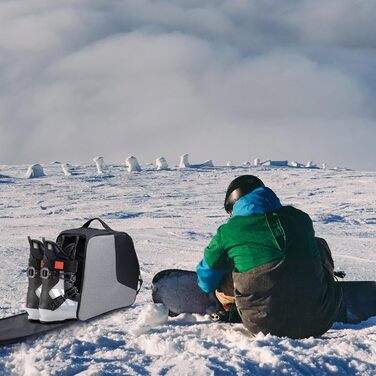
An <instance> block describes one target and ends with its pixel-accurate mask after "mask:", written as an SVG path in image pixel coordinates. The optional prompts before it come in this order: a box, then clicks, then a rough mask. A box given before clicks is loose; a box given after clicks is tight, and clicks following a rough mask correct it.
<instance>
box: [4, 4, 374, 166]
mask: <svg viewBox="0 0 376 376" xmlns="http://www.w3.org/2000/svg"><path fill="white" fill-rule="evenodd" d="M374 14H376V3H375V2H374V1H372V0H369V1H365V0H363V1H356V2H355V1H354V2H344V1H341V0H329V1H323V0H320V1H295V0H286V1H283V2H281V1H277V0H275V1H270V0H269V1H268V0H266V1H262V2H260V1H245V0H228V1H205V0H202V1H189V0H187V1H176V0H175V1H161V0H155V1H151V0H137V1H136V0H132V1H129V0H124V1H121V2H119V1H111V0H101V1H99V0H83V1H80V2H79V3H78V2H76V1H73V0H71V1H66V0H65V1H59V2H52V1H47V0H44V1H36V0H28V1H3V2H0V24H1V33H0V163H9V164H11V163H40V162H41V163H43V162H50V161H55V160H59V161H62V162H71V163H75V162H89V161H91V159H92V157H94V156H95V155H99V154H100V155H103V156H104V157H105V160H106V162H115V163H123V161H124V159H125V158H126V157H127V156H129V155H132V154H133V155H136V156H137V157H138V159H139V161H140V162H141V163H146V162H151V161H154V160H155V158H157V157H159V156H161V155H163V156H165V157H166V158H167V160H168V162H169V163H170V165H173V164H174V163H177V162H178V159H179V156H180V154H183V153H189V154H190V155H191V158H190V159H191V161H192V162H193V163H194V162H200V161H202V160H204V159H209V158H211V159H213V160H214V163H216V164H224V163H226V161H228V160H233V161H235V162H238V163H242V162H244V161H248V160H253V159H254V158H256V157H259V158H261V159H289V160H298V161H300V162H306V161H308V160H314V161H316V162H318V163H321V162H327V163H328V164H329V165H331V166H335V165H340V166H346V167H352V168H359V169H372V170H374V166H375V164H376V153H375V151H374V144H375V142H376V123H375V121H376V113H375V108H376V106H375V104H376V103H375V92H376V73H375V72H376V23H375V22H374Z"/></svg>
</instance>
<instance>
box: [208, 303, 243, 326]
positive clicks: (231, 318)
mask: <svg viewBox="0 0 376 376" xmlns="http://www.w3.org/2000/svg"><path fill="white" fill-rule="evenodd" d="M210 320H211V321H222V322H232V323H240V322H242V319H241V318H240V315H239V312H238V309H237V308H236V305H235V303H233V304H227V305H225V306H223V309H220V310H218V311H216V312H213V313H212V314H211V315H210Z"/></svg>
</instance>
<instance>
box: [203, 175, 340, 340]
mask: <svg viewBox="0 0 376 376" xmlns="http://www.w3.org/2000/svg"><path fill="white" fill-rule="evenodd" d="M225 209H226V212H227V213H228V214H229V215H230V219H229V220H228V221H227V223H226V224H224V225H222V226H220V227H219V228H218V230H217V233H216V235H215V236H214V237H213V238H212V240H211V242H210V244H209V245H208V246H207V247H206V249H205V252H204V258H203V259H202V261H201V262H200V263H199V264H198V265H197V269H196V270H197V275H198V284H199V286H200V288H201V289H202V290H203V291H205V292H213V291H215V294H216V296H217V299H218V300H219V301H220V303H221V304H222V305H223V306H224V309H225V310H228V309H229V308H231V307H235V306H234V303H235V304H236V309H237V311H238V312H236V309H235V312H236V313H238V314H239V316H240V318H241V321H242V322H243V324H244V326H245V327H246V328H247V329H248V330H249V331H250V332H252V333H254V334H256V333H258V332H263V333H264V334H267V333H271V334H273V335H277V336H288V337H290V338H306V337H310V336H320V335H322V334H323V333H325V332H326V331H327V330H328V329H329V328H330V327H331V326H332V324H333V322H334V320H335V318H336V316H337V314H338V310H339V307H340V304H341V299H342V292H341V289H340V287H338V285H337V284H336V283H335V278H334V271H333V269H334V264H333V259H332V256H331V252H330V249H329V247H328V244H327V243H326V241H325V240H324V239H321V238H317V237H315V232H314V229H313V225H312V220H311V218H310V217H309V215H308V214H306V213H304V212H303V211H301V210H298V209H296V208H294V207H292V206H282V205H281V203H280V201H279V199H278V197H277V196H276V194H275V193H274V192H273V191H272V190H271V189H270V188H268V187H265V185H264V183H263V182H262V181H261V180H260V179H258V178H257V177H255V176H253V175H243V176H239V177H237V178H236V179H235V180H233V181H232V182H231V184H230V185H229V187H228V189H227V192H226V198H225ZM239 316H238V317H239ZM227 318H228V317H227Z"/></svg>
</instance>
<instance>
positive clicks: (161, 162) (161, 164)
mask: <svg viewBox="0 0 376 376" xmlns="http://www.w3.org/2000/svg"><path fill="white" fill-rule="evenodd" d="M155 164H156V165H157V170H167V169H168V163H167V161H166V158H164V157H159V158H157V159H156V160H155Z"/></svg>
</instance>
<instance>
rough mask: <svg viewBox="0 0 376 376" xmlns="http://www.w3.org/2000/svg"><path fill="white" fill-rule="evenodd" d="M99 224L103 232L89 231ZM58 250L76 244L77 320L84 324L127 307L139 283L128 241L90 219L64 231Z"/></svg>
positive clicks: (131, 249)
mask: <svg viewBox="0 0 376 376" xmlns="http://www.w3.org/2000/svg"><path fill="white" fill-rule="evenodd" d="M95 220H97V221H99V222H100V223H101V225H102V227H103V229H98V228H92V227H90V224H91V223H92V222H93V221H95ZM56 242H57V243H59V244H61V245H62V247H63V248H64V247H66V246H69V244H70V243H76V244H77V245H76V261H77V273H76V277H75V282H74V285H75V286H76V287H77V289H78V292H79V294H80V296H79V302H78V308H77V318H78V319H79V320H87V319H90V318H92V317H95V316H98V315H101V314H103V313H105V312H109V311H112V310H115V309H118V308H123V307H127V306H130V305H132V304H133V303H134V301H135V299H136V295H137V294H138V292H139V290H140V288H141V284H142V279H141V277H140V267H139V263H138V259H137V255H136V251H135V249H134V245H133V240H132V238H131V237H130V236H129V235H128V234H127V233H125V232H118V231H114V230H112V229H111V228H110V227H109V226H108V225H107V224H106V223H105V222H104V221H102V220H101V219H99V218H93V219H90V220H89V221H87V222H86V223H85V224H84V225H83V226H82V227H80V228H77V229H71V230H65V231H63V232H61V233H60V234H59V236H58V238H57V241H56Z"/></svg>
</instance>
